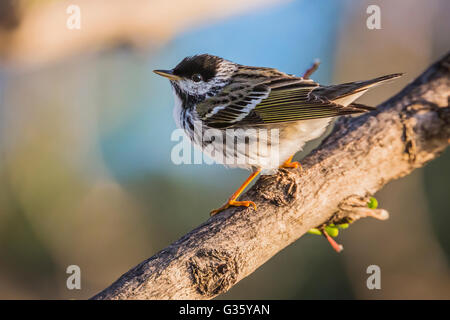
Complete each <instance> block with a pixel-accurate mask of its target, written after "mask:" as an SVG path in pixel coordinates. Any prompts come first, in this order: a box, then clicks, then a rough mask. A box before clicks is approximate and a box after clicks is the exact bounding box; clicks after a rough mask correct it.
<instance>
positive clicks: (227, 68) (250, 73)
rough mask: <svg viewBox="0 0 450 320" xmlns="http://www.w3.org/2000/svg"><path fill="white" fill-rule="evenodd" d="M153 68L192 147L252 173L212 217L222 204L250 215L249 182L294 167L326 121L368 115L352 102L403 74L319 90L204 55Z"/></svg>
mask: <svg viewBox="0 0 450 320" xmlns="http://www.w3.org/2000/svg"><path fill="white" fill-rule="evenodd" d="M153 71H154V72H155V73H156V74H158V75H160V76H163V77H165V78H168V79H169V80H170V84H171V86H172V89H173V93H174V99H175V105H174V112H173V115H174V119H175V122H176V124H177V126H178V127H179V128H182V129H183V130H184V132H185V133H186V135H187V136H188V137H189V139H190V140H191V141H192V142H193V144H194V145H196V146H198V147H199V148H201V149H202V151H203V152H204V153H205V154H207V155H208V156H209V157H211V158H212V159H214V160H216V162H218V163H221V164H224V165H226V166H228V167H238V168H243V169H248V170H250V171H251V174H250V175H249V177H248V178H247V179H246V180H245V181H244V183H243V184H242V185H241V186H240V187H239V188H238V189H237V190H236V191H235V192H234V193H233V194H232V195H231V197H230V198H229V199H228V200H227V201H226V202H225V204H224V205H222V206H221V207H220V208H218V209H215V210H212V211H211V215H215V214H218V213H220V212H221V211H223V210H225V209H227V208H229V207H240V206H243V207H250V206H252V207H253V208H254V209H255V210H256V209H257V208H256V204H255V203H254V202H253V201H239V200H238V198H239V196H240V195H241V193H242V192H243V191H244V190H245V188H246V187H247V186H248V185H249V184H250V183H251V181H252V180H254V179H255V177H257V176H258V175H259V174H273V173H274V172H276V170H278V169H280V168H287V169H289V168H294V169H295V168H299V169H301V166H300V164H299V163H298V162H295V161H292V160H293V157H294V155H295V154H296V153H297V152H298V151H300V150H302V148H303V147H304V145H305V143H306V142H308V141H310V140H313V139H316V138H318V137H320V136H322V135H323V134H324V133H325V131H326V128H327V127H328V126H329V124H330V122H331V120H332V118H335V117H338V116H342V115H350V114H358V113H365V112H369V111H372V110H374V109H375V108H374V107H370V106H366V105H363V104H359V103H355V102H354V101H355V100H356V99H357V98H359V97H360V96H361V95H363V94H364V93H366V92H367V91H368V90H369V89H371V88H373V87H375V86H377V85H379V84H381V83H384V82H386V81H389V80H392V79H395V78H398V77H400V76H401V75H402V74H401V73H395V74H388V75H384V76H381V77H377V78H374V79H371V80H365V81H355V82H348V83H342V84H337V85H320V84H319V83H317V82H315V81H313V80H311V79H309V77H306V76H303V77H301V76H295V75H293V74H288V73H284V72H281V71H279V70H277V69H275V68H268V67H253V66H247V65H241V64H238V63H234V62H232V61H229V60H226V59H224V58H221V57H217V56H214V55H210V54H198V55H194V56H188V57H186V58H184V59H183V60H181V62H179V63H178V64H177V65H176V66H175V67H174V68H173V69H169V70H153ZM268 150H270V151H268Z"/></svg>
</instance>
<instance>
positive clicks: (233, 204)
mask: <svg viewBox="0 0 450 320" xmlns="http://www.w3.org/2000/svg"><path fill="white" fill-rule="evenodd" d="M260 172H261V169H260V170H257V171H255V172H253V173H252V174H251V175H250V176H249V177H248V178H247V180H245V181H244V183H243V184H242V185H241V186H240V187H239V189H237V190H236V192H235V193H233V195H232V196H231V197H230V199H228V201H227V203H225V204H224V205H223V206H221V207H220V208H219V209H215V210H213V211H211V213H210V215H211V216H213V215H215V214H217V213H219V212H221V211H223V210H225V209H227V208H229V207H249V206H250V205H252V206H253V208H255V210H256V204H255V203H254V202H253V201H236V199H237V198H238V197H239V196H240V195H241V193H242V191H244V190H245V188H246V187H247V186H248V185H249V183H250V182H252V180H253V179H255V178H256V176H257V175H258V174H259V173H260Z"/></svg>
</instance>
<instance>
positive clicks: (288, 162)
mask: <svg viewBox="0 0 450 320" xmlns="http://www.w3.org/2000/svg"><path fill="white" fill-rule="evenodd" d="M294 156H295V154H293V155H292V156H290V157H289V159H287V160H286V161H285V162H284V163H283V164H282V165H281V168H295V169H297V168H298V167H300V169H301V168H302V166H301V165H300V163H299V162H297V161H294V162H292V158H294Z"/></svg>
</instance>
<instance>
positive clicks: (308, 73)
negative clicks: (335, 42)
mask: <svg viewBox="0 0 450 320" xmlns="http://www.w3.org/2000/svg"><path fill="white" fill-rule="evenodd" d="M319 65H320V61H319V60H315V61H314V63H313V64H312V66H311V67H309V69H308V70H306V71H305V73H304V74H303V77H302V78H303V79H309V77H310V76H311V75H312V74H313V73H314V72H315V71H316V70H317V69H318V68H319Z"/></svg>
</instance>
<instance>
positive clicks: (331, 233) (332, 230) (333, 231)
mask: <svg viewBox="0 0 450 320" xmlns="http://www.w3.org/2000/svg"><path fill="white" fill-rule="evenodd" d="M325 231H326V232H327V233H328V235H329V236H330V237H333V238H334V237H337V235H338V234H339V229H338V228H336V227H332V226H326V227H325Z"/></svg>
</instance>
